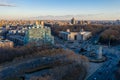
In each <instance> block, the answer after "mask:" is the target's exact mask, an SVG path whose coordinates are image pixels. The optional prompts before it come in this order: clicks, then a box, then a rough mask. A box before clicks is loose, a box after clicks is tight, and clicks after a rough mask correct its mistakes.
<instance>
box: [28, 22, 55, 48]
mask: <svg viewBox="0 0 120 80" xmlns="http://www.w3.org/2000/svg"><path fill="white" fill-rule="evenodd" d="M37 23H38V24H36V25H34V26H33V27H32V28H30V29H28V31H27V33H26V42H27V43H31V42H35V43H37V45H38V46H39V45H42V44H54V37H53V36H52V35H51V29H50V27H46V26H43V25H41V24H43V22H41V24H40V25H39V23H40V22H37Z"/></svg>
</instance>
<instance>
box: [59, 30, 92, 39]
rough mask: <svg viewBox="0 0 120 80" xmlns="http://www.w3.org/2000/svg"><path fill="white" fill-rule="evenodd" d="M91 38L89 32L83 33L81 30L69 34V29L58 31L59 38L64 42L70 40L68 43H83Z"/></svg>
mask: <svg viewBox="0 0 120 80" xmlns="http://www.w3.org/2000/svg"><path fill="white" fill-rule="evenodd" d="M91 36H92V33H91V32H88V31H84V30H83V29H82V30H81V31H80V32H71V31H70V30H69V29H67V31H66V32H65V31H60V33H59V37H60V38H62V39H64V40H70V41H74V40H75V41H76V40H77V41H83V40H87V39H88V38H90V37H91Z"/></svg>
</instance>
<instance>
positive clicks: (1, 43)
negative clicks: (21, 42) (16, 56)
mask: <svg viewBox="0 0 120 80" xmlns="http://www.w3.org/2000/svg"><path fill="white" fill-rule="evenodd" d="M13 46H14V43H13V42H12V41H10V40H0V48H13Z"/></svg>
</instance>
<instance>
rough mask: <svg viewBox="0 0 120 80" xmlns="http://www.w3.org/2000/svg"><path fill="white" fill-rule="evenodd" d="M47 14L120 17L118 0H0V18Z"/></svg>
mask: <svg viewBox="0 0 120 80" xmlns="http://www.w3.org/2000/svg"><path fill="white" fill-rule="evenodd" d="M47 15H53V16H63V15H83V16H84V17H85V19H120V0H0V18H22V17H35V16H47Z"/></svg>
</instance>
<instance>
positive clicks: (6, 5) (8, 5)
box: [0, 4, 16, 7]
mask: <svg viewBox="0 0 120 80" xmlns="http://www.w3.org/2000/svg"><path fill="white" fill-rule="evenodd" d="M0 6H4V7H16V6H15V5H12V4H0Z"/></svg>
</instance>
